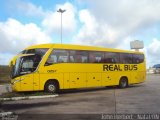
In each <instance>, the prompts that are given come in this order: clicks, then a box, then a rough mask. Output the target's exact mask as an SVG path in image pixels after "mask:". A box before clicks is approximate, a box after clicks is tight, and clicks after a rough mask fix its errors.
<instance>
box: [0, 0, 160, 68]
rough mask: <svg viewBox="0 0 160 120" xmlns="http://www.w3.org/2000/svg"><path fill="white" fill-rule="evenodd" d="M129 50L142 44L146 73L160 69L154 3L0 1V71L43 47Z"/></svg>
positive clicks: (159, 23)
mask: <svg viewBox="0 0 160 120" xmlns="http://www.w3.org/2000/svg"><path fill="white" fill-rule="evenodd" d="M59 8H61V9H65V10H66V12H64V13H63V15H62V24H63V43H65V44H79V45H90V46H100V47H106V48H117V49H125V50H130V42H131V41H133V40H141V41H143V42H144V48H143V49H142V50H141V51H143V52H144V53H145V55H146V62H147V67H150V66H153V65H154V64H158V63H160V14H159V13H160V1H159V0H0V65H8V64H9V61H10V60H11V59H12V58H13V56H15V55H16V54H17V53H18V52H20V51H22V50H23V49H25V48H26V47H28V46H30V45H35V44H42V43H61V38H60V30H61V16H60V13H58V12H57V10H58V9H59Z"/></svg>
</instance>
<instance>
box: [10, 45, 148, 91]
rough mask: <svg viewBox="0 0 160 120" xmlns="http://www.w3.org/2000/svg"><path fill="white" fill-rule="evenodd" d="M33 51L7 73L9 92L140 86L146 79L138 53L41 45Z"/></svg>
mask: <svg viewBox="0 0 160 120" xmlns="http://www.w3.org/2000/svg"><path fill="white" fill-rule="evenodd" d="M32 48H34V50H35V52H29V53H22V54H20V55H18V56H17V58H16V59H15V64H14V67H13V70H12V72H11V78H12V79H11V85H12V89H13V91H17V92H20V91H43V90H44V91H46V92H50V93H56V92H58V91H59V90H61V89H74V88H89V87H90V88H92V87H103V86H119V87H120V88H126V87H127V86H128V85H131V84H137V83H142V82H144V81H145V79H146V63H145V56H144V54H143V53H142V52H138V51H129V50H119V49H112V48H102V47H94V46H81V45H67V44H41V45H35V46H32Z"/></svg>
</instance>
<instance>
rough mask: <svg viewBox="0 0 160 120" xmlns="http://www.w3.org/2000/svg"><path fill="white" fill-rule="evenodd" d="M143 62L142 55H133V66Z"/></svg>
mask: <svg viewBox="0 0 160 120" xmlns="http://www.w3.org/2000/svg"><path fill="white" fill-rule="evenodd" d="M143 61H144V55H143V54H133V63H134V64H138V63H142V62H143Z"/></svg>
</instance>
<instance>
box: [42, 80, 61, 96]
mask: <svg viewBox="0 0 160 120" xmlns="http://www.w3.org/2000/svg"><path fill="white" fill-rule="evenodd" d="M58 89H59V88H58V84H57V82H53V81H49V82H47V83H46V84H45V87H44V90H45V91H46V92H49V93H57V92H58Z"/></svg>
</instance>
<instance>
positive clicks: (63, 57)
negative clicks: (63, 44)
mask: <svg viewBox="0 0 160 120" xmlns="http://www.w3.org/2000/svg"><path fill="white" fill-rule="evenodd" d="M66 62H69V52H68V51H67V50H53V51H52V53H51V54H50V56H49V57H48V59H47V61H46V64H53V63H66Z"/></svg>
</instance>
